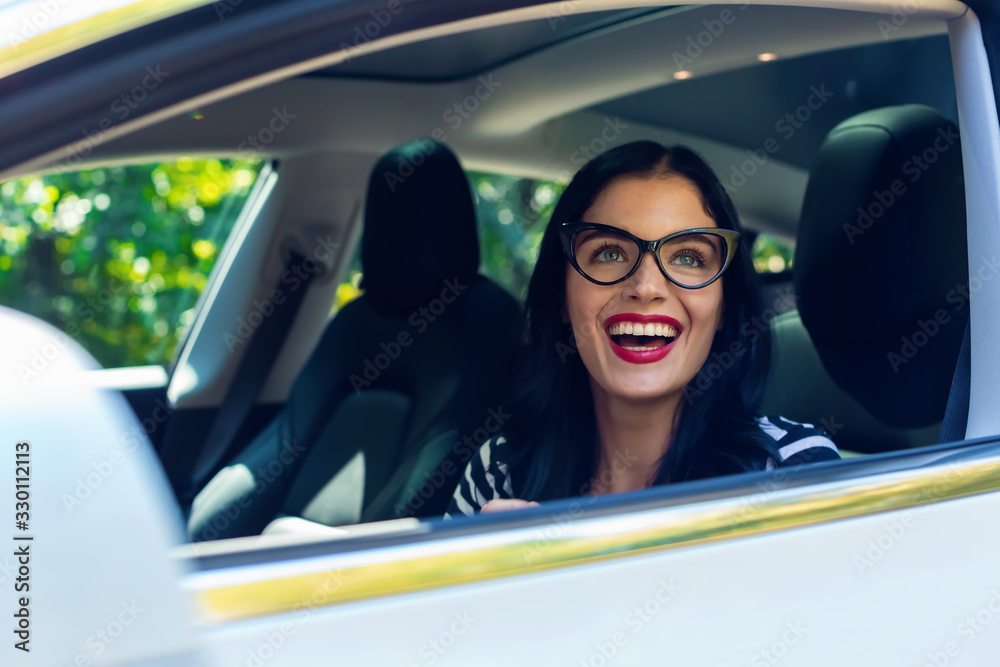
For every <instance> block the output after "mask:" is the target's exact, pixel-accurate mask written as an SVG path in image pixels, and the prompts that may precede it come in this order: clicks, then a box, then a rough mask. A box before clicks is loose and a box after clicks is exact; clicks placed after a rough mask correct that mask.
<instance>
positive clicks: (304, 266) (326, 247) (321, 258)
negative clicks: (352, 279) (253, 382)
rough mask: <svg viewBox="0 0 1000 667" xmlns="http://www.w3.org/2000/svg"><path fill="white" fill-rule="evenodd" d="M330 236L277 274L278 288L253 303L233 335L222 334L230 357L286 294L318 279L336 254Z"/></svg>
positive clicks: (269, 315) (321, 239)
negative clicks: (316, 276)
mask: <svg viewBox="0 0 1000 667" xmlns="http://www.w3.org/2000/svg"><path fill="white" fill-rule="evenodd" d="M332 236H333V234H327V235H326V238H321V237H318V236H317V237H316V241H315V244H314V245H313V249H312V252H311V253H310V254H309V255H307V256H306V257H303V258H302V261H301V262H298V263H297V264H293V265H292V266H290V267H288V268H286V269H285V270H284V271H282V272H281V277H280V279H279V281H280V282H281V284H282V287H276V288H274V289H273V290H271V293H270V294H268V296H267V298H265V299H264V300H263V301H258V300H256V299H254V301H253V302H252V303H251V307H250V311H249V312H248V313H247V314H246V316H245V317H244V316H241V317H237V318H236V325H235V327H234V328H233V331H231V332H230V331H226V332H224V333H223V334H222V341H223V342H224V343H225V344H226V349H227V350H229V352H230V353H232V352H233V350H235V349H236V347H237V346H238V345H242V344H243V343H245V342H247V341H248V340H250V337H251V336H253V334H254V332H255V331H256V330H257V329H258V328H259V327H260V325H262V324H263V323H264V321H265V320H266V319H267V318H269V317H271V316H272V315H274V313H275V311H276V310H277V307H278V306H280V305H281V304H283V303H285V301H286V300H287V299H288V294H290V293H292V292H295V291H297V290H299V289H300V288H301V287H302V285H303V283H304V282H305V281H306V280H307V279H309V277H310V276H311V275H315V274H319V275H322V274H323V272H325V271H326V267H327V263H328V262H330V261H331V260H332V259H333V258H334V256H335V255H336V251H337V250H338V249H339V248H340V244H339V243H337V242H335V241H333V240H331V239H332Z"/></svg>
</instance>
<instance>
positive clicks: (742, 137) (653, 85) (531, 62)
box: [88, 5, 957, 239]
mask: <svg viewBox="0 0 1000 667" xmlns="http://www.w3.org/2000/svg"><path fill="white" fill-rule="evenodd" d="M741 7H744V6H742V5H732V6H730V5H719V6H713V5H706V6H677V7H666V8H656V9H650V8H640V9H625V10H614V11H604V12H594V13H581V14H572V13H568V14H567V15H566V16H562V15H558V16H550V17H548V18H544V19H536V20H532V21H527V22H523V23H515V24H511V25H499V26H495V27H487V28H482V29H479V30H475V31H471V32H465V33H459V34H454V35H448V36H444V37H438V38H435V39H431V40H428V41H421V42H418V43H414V44H407V45H403V46H399V47H396V48H391V49H388V50H382V51H378V50H374V49H367V50H366V48H365V47H366V46H367V43H366V42H365V41H362V40H360V39H359V40H358V41H359V43H360V46H358V47H356V48H355V49H354V50H353V51H352V50H348V54H349V59H348V60H347V61H346V62H342V63H339V64H336V65H332V66H326V67H322V68H320V69H318V70H316V71H313V72H309V73H307V74H304V75H300V76H298V77H294V78H290V79H285V80H281V81H278V82H275V83H272V84H270V85H266V86H264V87H261V88H257V89H255V90H252V91H250V92H247V93H244V94H241V95H237V96H235V97H231V98H229V99H225V100H222V101H219V102H216V103H213V104H210V105H207V106H205V107H204V108H201V109H199V110H198V111H199V116H200V117H199V118H198V119H197V120H195V119H194V118H193V115H184V116H177V117H174V118H171V119H168V120H165V121H162V122H159V123H156V124H155V125H151V126H149V127H146V128H143V129H140V130H137V131H135V132H132V133H130V134H127V135H125V136H123V137H120V138H118V139H115V140H112V141H108V142H106V143H104V144H103V145H101V146H99V147H97V148H96V149H95V150H94V152H93V154H92V156H91V157H90V158H89V160H88V161H89V162H93V163H99V162H108V161H116V160H132V159H135V158H137V157H138V158H148V157H149V156H157V157H165V156H178V155H187V156H190V155H219V156H225V155H231V154H232V152H233V146H238V145H241V143H243V142H245V139H246V138H247V137H248V136H250V135H253V134H256V132H257V131H258V130H259V129H260V128H261V127H263V126H265V125H266V124H267V121H268V120H269V118H270V116H271V114H272V113H273V110H274V109H286V110H287V112H288V113H290V114H293V115H294V122H293V123H290V124H289V126H288V127H287V128H286V129H285V130H284V131H282V132H281V133H280V134H277V135H276V136H275V137H274V139H273V141H272V142H271V143H270V144H269V145H267V147H266V153H267V154H268V155H271V156H274V157H277V158H292V157H296V156H304V155H311V154H317V153H324V154H328V155H331V156H332V155H340V156H349V157H351V158H356V157H358V156H366V159H368V160H369V161H370V163H374V161H375V160H376V159H377V158H378V156H380V155H382V154H383V153H385V152H386V151H387V150H389V149H390V148H391V147H393V146H395V145H397V144H399V143H402V142H404V141H408V140H410V139H413V138H416V137H421V136H428V135H430V134H431V132H432V131H433V130H435V129H438V128H440V129H441V130H443V131H444V132H445V133H446V136H447V139H446V142H447V143H448V144H449V145H450V146H451V147H452V148H453V149H454V150H455V152H456V153H457V154H458V155H459V157H460V159H461V160H462V162H463V164H464V165H466V167H467V168H474V169H480V170H483V171H493V172H498V173H506V174H516V175H523V176H530V177H536V178H546V179H560V178H561V179H563V180H565V179H566V178H567V177H568V176H569V175H570V174H571V173H572V172H573V171H575V169H576V167H578V166H579V165H578V164H577V165H574V164H573V163H571V162H570V160H569V156H571V155H572V154H573V152H574V150H576V149H577V148H578V147H580V146H585V145H588V144H589V143H590V142H591V141H592V140H593V138H594V137H595V136H596V134H599V133H600V131H601V129H602V127H603V124H604V122H605V119H606V118H616V117H620V118H621V119H622V120H623V121H626V122H627V123H628V124H629V129H630V132H629V134H628V137H629V139H632V138H642V137H648V138H654V139H658V140H661V141H663V142H666V143H684V144H686V145H689V146H691V147H692V148H694V149H695V150H697V151H699V152H700V153H701V154H702V155H703V156H704V157H705V158H706V159H707V160H708V161H709V163H710V164H711V165H712V166H713V167H715V168H716V170H717V172H718V173H720V174H724V173H725V171H726V169H727V168H728V167H730V166H731V165H732V164H735V163H738V162H739V161H740V160H742V159H745V157H746V156H745V153H744V151H746V150H747V149H750V150H754V149H758V148H760V147H761V146H762V144H763V143H764V141H765V140H766V139H767V138H768V137H769V136H772V135H774V134H775V133H774V126H775V123H776V121H778V120H780V119H781V118H782V117H783V116H784V115H785V113H787V112H788V110H790V109H791V110H794V109H795V108H796V107H797V106H799V105H801V104H803V103H804V101H805V99H806V98H807V96H808V95H809V93H810V86H811V85H825V86H826V89H827V90H829V91H831V92H832V99H831V100H830V102H829V103H828V104H824V106H823V108H822V109H820V110H818V111H817V113H816V114H815V119H810V122H809V123H807V124H804V125H802V127H801V128H797V129H796V136H795V137H794V141H791V140H789V141H783V142H782V146H781V151H780V153H779V154H777V155H775V156H773V157H772V158H771V160H770V164H769V165H768V167H767V168H765V169H762V170H761V171H760V173H759V174H758V175H757V176H756V177H755V178H754V179H753V180H752V181H751V182H749V183H747V185H746V187H741V188H740V190H739V191H738V192H736V193H735V194H733V198H734V201H735V203H736V205H737V208H738V210H739V211H740V214H741V216H742V217H743V221H744V224H745V225H746V226H747V227H748V228H750V229H755V230H758V231H766V232H770V233H773V234H777V235H779V236H784V237H786V238H787V239H794V236H795V229H796V226H797V222H798V216H799V212H800V209H801V204H802V196H803V194H804V191H805V183H806V177H807V174H808V169H809V164H810V161H811V159H812V157H813V156H814V155H815V152H816V150H817V149H818V147H819V144H820V143H821V141H822V139H823V137H825V135H826V133H827V132H828V131H829V130H830V129H831V128H832V127H833V126H834V125H836V124H837V123H838V122H840V121H841V120H843V119H845V118H847V117H849V116H851V115H853V114H855V113H858V112H860V111H864V110H866V109H870V108H877V107H881V106H887V105H892V104H900V103H923V104H928V105H929V106H932V107H934V108H936V109H938V110H939V111H940V112H941V113H943V114H944V115H945V116H946V117H948V118H950V119H952V120H957V109H956V102H955V94H954V83H953V80H952V74H951V70H950V58H949V57H948V41H947V35H946V24H945V23H944V22H943V21H938V20H933V19H928V18H924V17H922V16H912V17H907V18H908V20H907V21H905V22H904V23H903V24H902V25H901V26H893V28H894V30H891V31H886V30H885V28H880V27H879V26H878V25H877V21H876V20H875V19H874V17H873V15H872V14H869V13H866V12H853V11H843V10H834V9H822V8H811V7H782V6H751V7H745V8H743V9H741ZM723 11H730V12H733V15H734V16H735V20H733V21H732V25H727V26H725V28H724V29H725V30H726V31H727V32H726V33H722V34H720V36H719V37H718V38H714V37H713V38H712V41H708V40H704V39H703V42H705V43H707V46H706V47H699V46H697V43H696V42H694V41H693V38H694V37H696V36H698V34H699V33H700V32H703V31H705V25H704V23H705V22H706V21H707V22H712V21H719V16H720V13H721V12H723ZM689 37H691V38H692V42H691V44H694V46H690V45H689V43H688V41H687V40H688V38H689ZM917 38H925V39H917ZM369 51H370V52H369ZM762 53H775V54H777V55H778V58H777V59H776V60H774V61H771V62H759V61H758V59H757V56H758V54H762ZM679 55H680V56H683V57H682V58H678V56H679ZM692 55H693V56H694V57H693V58H692V57H690V56H692ZM682 68H686V70H687V71H689V72H691V73H692V75H693V76H691V78H689V79H686V80H677V79H675V77H674V73H675V72H677V71H679V70H681V69H682ZM479 77H491V79H490V80H491V81H492V82H494V85H495V94H493V95H492V99H490V101H489V104H484V105H483V106H482V108H480V109H477V110H476V112H475V113H474V114H470V117H469V118H468V119H461V118H460V119H459V120H463V121H464V122H462V123H461V125H460V126H458V127H454V128H453V127H452V126H453V125H454V124H455V122H456V121H455V120H454V117H452V118H450V119H449V120H448V122H446V121H445V120H443V118H442V117H443V115H444V112H446V111H447V110H448V109H449V108H451V107H452V106H453V105H454V104H455V103H456V102H460V101H462V100H463V99H464V98H466V97H467V96H468V95H469V94H470V93H472V92H473V91H474V89H475V87H476V86H477V85H478V80H479ZM762 91H764V92H766V94H761V92H762ZM595 133H596V134H595ZM244 145H245V144H244Z"/></svg>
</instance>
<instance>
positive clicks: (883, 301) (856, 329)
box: [794, 105, 968, 427]
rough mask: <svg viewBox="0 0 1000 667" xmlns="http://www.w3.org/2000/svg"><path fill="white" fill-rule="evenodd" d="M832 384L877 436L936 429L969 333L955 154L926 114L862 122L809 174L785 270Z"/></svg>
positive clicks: (890, 112) (944, 124)
mask: <svg viewBox="0 0 1000 667" xmlns="http://www.w3.org/2000/svg"><path fill="white" fill-rule="evenodd" d="M794 278H795V289H796V292H797V294H798V306H799V312H800V314H801V316H802V322H803V324H804V325H805V327H806V329H807V330H808V331H809V334H810V337H811V338H812V340H813V342H814V344H815V345H816V348H817V350H818V351H819V353H820V357H821V358H822V360H823V365H824V367H825V368H826V369H827V371H828V372H829V373H830V375H831V376H832V377H833V379H834V380H835V381H836V382H837V383H838V384H839V385H840V386H841V387H842V388H843V389H844V390H846V391H847V392H848V393H850V394H852V395H853V396H854V397H855V398H856V399H857V400H858V401H859V402H861V403H862V404H863V405H864V406H865V407H866V408H867V409H868V410H870V411H871V412H872V413H873V414H874V415H875V416H877V417H879V418H880V419H882V420H883V421H885V422H886V423H887V424H890V425H893V426H899V427H918V426H925V425H929V424H933V423H935V422H936V421H940V419H941V416H942V414H943V412H944V406H945V403H946V401H947V395H948V389H949V387H950V381H951V376H952V373H953V372H954V368H955V360H956V358H957V355H958V350H959V348H960V346H961V340H962V336H963V334H964V330H965V325H966V322H967V321H968V306H967V299H966V298H965V297H963V296H962V294H961V291H962V288H963V286H965V285H966V284H967V283H968V248H967V246H966V229H965V191H964V184H963V180H962V153H961V146H960V143H959V138H958V131H957V128H956V127H955V125H954V124H953V123H952V122H951V121H949V120H947V119H945V118H944V117H942V116H941V115H940V114H938V113H937V112H936V111H934V110H933V109H931V108H929V107H925V106H919V105H905V106H898V107H888V108H884V109H877V110H873V111H868V112H865V113H862V114H859V115H857V116H854V117H853V118H850V119H848V120H846V121H844V122H842V123H840V124H839V125H838V126H837V127H835V128H834V129H833V130H831V132H830V134H829V135H828V136H827V138H826V140H825V141H824V142H823V145H822V147H821V148H820V152H819V155H818V157H817V158H816V161H815V162H814V164H813V168H812V172H811V174H810V177H809V185H808V187H807V189H806V196H805V201H804V203H803V207H802V219H801V222H800V231H799V235H798V242H797V245H796V248H795V263H794Z"/></svg>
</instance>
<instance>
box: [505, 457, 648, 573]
mask: <svg viewBox="0 0 1000 667" xmlns="http://www.w3.org/2000/svg"><path fill="white" fill-rule="evenodd" d="M631 451H632V450H631V449H630V448H628V447H626V448H625V449H624V450H618V451H617V452H615V455H614V456H613V457H612V458H611V462H610V463H609V464H608V466H607V467H606V468H604V470H602V471H601V472H600V474H598V475H596V476H595V477H594V478H593V479H591V480H590V481H588V482H587V483H586V484H584V485H582V486H581V487H580V491H579V493H577V497H578V498H586V500H585V501H581V500H574V501H573V502H572V503H570V505H569V508H568V509H567V510H566V511H565V512H559V513H557V514H552V515H551V517H550V518H551V520H552V521H551V523H550V524H549V525H548V526H546V527H544V528H538V529H536V530H535V539H534V540H533V541H532V542H531V543H530V544H527V545H522V546H521V556H522V557H523V558H524V560H525V562H526V563H528V564H532V563H534V562H536V561H537V560H539V559H540V558H542V557H543V556H544V553H545V551H546V550H547V549H549V548H550V547H552V546H553V545H554V544H557V543H558V542H559V540H561V539H562V538H563V536H564V535H565V534H566V532H567V530H568V529H569V527H570V525H572V524H573V523H574V522H575V521H576V520H577V519H579V518H580V517H581V516H582V515H583V504H584V503H586V504H591V503H593V502H594V501H596V500H597V498H598V489H610V488H612V485H613V484H614V482H615V480H616V479H618V478H619V477H621V476H622V475H624V474H626V473H627V472H628V471H629V470H631V469H632V468H633V466H634V464H635V463H636V462H637V461H638V460H639V457H638V456H634V455H633V454H632V453H631Z"/></svg>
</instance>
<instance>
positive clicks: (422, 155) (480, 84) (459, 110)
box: [382, 73, 503, 192]
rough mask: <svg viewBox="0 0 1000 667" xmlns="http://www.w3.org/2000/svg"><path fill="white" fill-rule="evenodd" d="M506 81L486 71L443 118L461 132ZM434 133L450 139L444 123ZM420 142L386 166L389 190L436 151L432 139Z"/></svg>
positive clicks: (440, 139)
mask: <svg viewBox="0 0 1000 667" xmlns="http://www.w3.org/2000/svg"><path fill="white" fill-rule="evenodd" d="M502 85H503V83H502V82H500V81H496V80H495V79H494V78H493V74H492V73H490V74H484V75H482V76H480V77H479V78H478V79H476V83H475V87H474V88H473V89H472V91H471V93H470V94H469V95H467V96H466V97H464V98H462V99H461V100H459V101H457V102H455V103H453V104H452V105H451V106H449V107H447V108H446V109H445V110H444V113H442V114H441V120H443V121H444V122H445V124H446V125H447V126H448V128H450V129H451V130H452V131H453V132H457V131H458V130H459V129H460V128H461V127H462V125H463V124H464V123H465V121H467V120H469V119H470V118H472V115H473V114H474V113H475V112H476V111H478V110H479V109H480V107H481V106H482V105H483V103H485V102H486V101H487V100H488V99H490V97H492V96H493V94H494V93H495V92H496V91H497V89H498V88H500V87H501V86H502ZM430 136H431V138H432V139H434V140H435V141H438V142H441V143H444V142H446V141H448V133H447V132H445V129H444V127H441V126H438V127H435V128H434V129H433V130H431V132H430ZM414 143H415V145H416V149H417V150H416V151H415V152H413V153H412V154H410V155H406V156H403V155H400V156H399V157H398V158H397V159H396V169H395V170H390V169H386V170H385V171H384V172H382V176H383V178H385V183H386V185H388V186H389V192H395V191H396V186H397V185H399V184H400V183H404V182H405V181H406V179H407V178H409V177H410V176H412V175H413V172H414V171H416V170H417V168H418V167H420V165H422V164H423V163H424V161H425V160H426V159H427V156H428V155H430V154H431V153H432V152H433V151H434V144H433V142H431V141H428V140H418V141H416V142H414Z"/></svg>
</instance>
